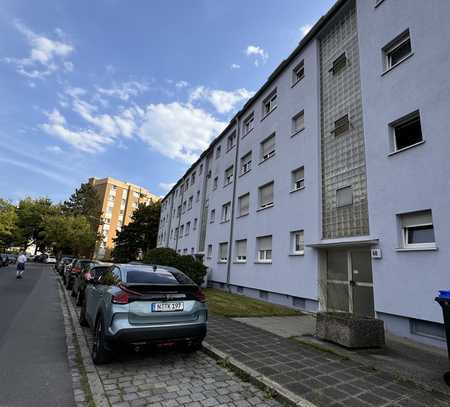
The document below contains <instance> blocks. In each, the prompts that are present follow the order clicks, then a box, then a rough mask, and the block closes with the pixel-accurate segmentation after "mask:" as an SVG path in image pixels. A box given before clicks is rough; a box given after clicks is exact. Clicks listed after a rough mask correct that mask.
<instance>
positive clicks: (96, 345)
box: [91, 316, 111, 365]
mask: <svg viewBox="0 0 450 407" xmlns="http://www.w3.org/2000/svg"><path fill="white" fill-rule="evenodd" d="M91 357H92V361H93V362H94V364H95V365H103V364H105V363H108V362H109V360H110V358H111V354H110V352H109V350H108V349H107V347H106V338H105V323H104V322H103V318H102V317H101V316H100V317H99V318H97V322H96V323H95V329H94V340H93V342H92V350H91Z"/></svg>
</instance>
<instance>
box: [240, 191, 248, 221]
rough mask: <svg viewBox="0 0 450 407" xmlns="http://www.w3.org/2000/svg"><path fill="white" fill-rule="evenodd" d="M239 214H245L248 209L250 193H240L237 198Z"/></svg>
mask: <svg viewBox="0 0 450 407" xmlns="http://www.w3.org/2000/svg"><path fill="white" fill-rule="evenodd" d="M238 206H239V216H244V215H247V214H248V212H249V210H250V193H247V194H244V195H241V196H240V197H239V198H238Z"/></svg>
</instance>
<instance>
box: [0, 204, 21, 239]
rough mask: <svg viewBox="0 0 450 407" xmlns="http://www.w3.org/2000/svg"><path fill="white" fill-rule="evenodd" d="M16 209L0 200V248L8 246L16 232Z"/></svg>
mask: <svg viewBox="0 0 450 407" xmlns="http://www.w3.org/2000/svg"><path fill="white" fill-rule="evenodd" d="M16 222H17V213H16V207H15V206H14V205H13V204H12V203H10V202H8V201H6V200H4V199H1V198H0V247H5V246H10V245H11V244H12V243H13V241H14V238H15V236H16V230H17V225H16Z"/></svg>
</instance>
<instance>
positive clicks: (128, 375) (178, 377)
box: [77, 308, 280, 407]
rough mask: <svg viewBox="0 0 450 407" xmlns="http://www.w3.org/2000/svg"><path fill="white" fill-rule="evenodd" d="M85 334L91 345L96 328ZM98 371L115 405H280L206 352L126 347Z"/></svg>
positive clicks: (118, 406)
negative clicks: (126, 349) (143, 349)
mask: <svg viewBox="0 0 450 407" xmlns="http://www.w3.org/2000/svg"><path fill="white" fill-rule="evenodd" d="M78 313H79V309H78V308H77V314H78ZM84 333H85V335H86V337H87V341H88V345H89V346H91V345H92V334H91V332H90V330H88V329H84ZM97 371H98V373H99V376H100V379H101V381H102V383H103V387H104V389H105V393H106V395H107V397H108V399H109V402H110V403H111V405H112V406H113V407H138V406H148V407H178V406H183V407H212V406H224V407H227V406H230V407H231V406H233V407H246V406H279V405H280V404H279V403H278V402H276V401H275V400H273V399H267V398H266V397H265V395H264V393H263V392H262V391H261V390H259V389H257V388H256V387H255V386H253V385H251V384H250V383H246V382H243V381H242V380H241V379H239V378H238V377H237V376H236V375H234V374H233V373H231V372H230V371H229V370H227V369H225V368H223V367H221V366H219V365H218V364H217V362H216V361H215V360H214V359H212V358H211V357H209V356H207V355H206V354H204V353H203V352H196V353H193V354H184V353H181V352H179V351H176V350H160V351H153V352H150V351H146V352H144V351H140V352H138V353H136V352H133V351H123V352H121V353H119V354H117V355H116V356H115V358H114V360H113V362H112V363H110V364H108V365H104V366H99V367H97Z"/></svg>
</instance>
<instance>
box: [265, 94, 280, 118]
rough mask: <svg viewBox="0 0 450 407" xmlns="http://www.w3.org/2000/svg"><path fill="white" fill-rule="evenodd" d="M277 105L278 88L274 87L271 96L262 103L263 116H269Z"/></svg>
mask: <svg viewBox="0 0 450 407" xmlns="http://www.w3.org/2000/svg"><path fill="white" fill-rule="evenodd" d="M276 107H277V90H276V89H274V90H273V91H272V92H271V93H270V95H269V96H267V97H266V98H265V99H264V100H263V103H262V114H263V117H265V116H267V115H268V114H269V113H270V112H271V111H272V110H274V109H275V108H276Z"/></svg>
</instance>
